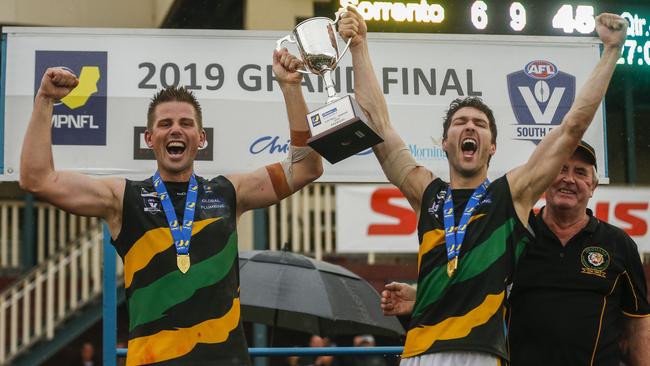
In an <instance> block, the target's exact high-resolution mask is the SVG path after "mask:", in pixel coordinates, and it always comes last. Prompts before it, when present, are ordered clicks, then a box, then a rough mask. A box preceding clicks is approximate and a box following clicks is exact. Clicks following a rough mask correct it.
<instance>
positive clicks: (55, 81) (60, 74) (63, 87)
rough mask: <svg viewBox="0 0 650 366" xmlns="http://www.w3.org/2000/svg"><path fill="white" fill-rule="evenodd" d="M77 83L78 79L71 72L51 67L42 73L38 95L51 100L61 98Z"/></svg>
mask: <svg viewBox="0 0 650 366" xmlns="http://www.w3.org/2000/svg"><path fill="white" fill-rule="evenodd" d="M77 85H79V79H78V78H77V77H76V76H75V75H74V74H73V73H71V72H70V71H67V70H64V69H62V68H58V67H51V68H49V69H47V70H46V71H45V74H43V78H42V79H41V87H40V88H39V89H38V95H39V96H42V97H45V98H48V99H51V100H61V99H62V98H64V97H65V96H66V95H68V94H70V92H71V91H72V90H73V89H74V88H76V87H77Z"/></svg>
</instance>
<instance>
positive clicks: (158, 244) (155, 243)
mask: <svg viewBox="0 0 650 366" xmlns="http://www.w3.org/2000/svg"><path fill="white" fill-rule="evenodd" d="M220 219H221V217H216V218H212V219H207V220H201V221H197V222H195V223H194V227H192V235H195V234H197V233H198V232H200V231H201V230H203V228H205V227H206V226H208V225H209V224H211V223H213V222H215V221H218V220H220ZM172 245H174V240H173V239H172V234H171V231H170V230H169V228H168V227H161V228H157V229H152V230H149V231H147V232H146V233H144V235H142V237H141V238H140V239H138V241H136V242H135V244H133V246H132V247H131V249H129V251H128V252H127V253H126V255H125V256H124V287H125V288H129V287H130V286H131V283H132V282H133V276H134V275H135V273H136V272H138V271H139V270H141V269H143V268H145V267H146V266H147V264H149V262H150V261H151V259H152V258H153V257H154V256H155V255H156V254H158V253H161V252H164V251H165V250H167V248H169V247H170V246H172Z"/></svg>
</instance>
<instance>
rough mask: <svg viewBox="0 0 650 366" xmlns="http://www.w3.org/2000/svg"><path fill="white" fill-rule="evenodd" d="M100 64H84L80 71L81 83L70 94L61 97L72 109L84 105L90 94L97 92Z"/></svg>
mask: <svg viewBox="0 0 650 366" xmlns="http://www.w3.org/2000/svg"><path fill="white" fill-rule="evenodd" d="M100 76H101V75H100V74H99V66H84V67H82V68H81V73H79V85H77V87H76V88H74V89H72V91H71V92H70V94H68V95H67V96H66V97H65V98H63V99H61V103H63V104H65V105H66V106H67V107H68V108H70V109H77V108H79V107H82V106H84V105H85V104H86V103H87V102H88V99H90V96H92V95H93V94H95V93H97V82H98V81H99V78H100Z"/></svg>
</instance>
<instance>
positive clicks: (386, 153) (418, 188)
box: [339, 6, 435, 213]
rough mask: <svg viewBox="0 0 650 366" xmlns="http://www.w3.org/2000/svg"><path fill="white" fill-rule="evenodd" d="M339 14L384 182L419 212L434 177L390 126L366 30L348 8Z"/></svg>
mask: <svg viewBox="0 0 650 366" xmlns="http://www.w3.org/2000/svg"><path fill="white" fill-rule="evenodd" d="M347 10H348V11H347V12H345V13H343V14H342V15H341V21H340V22H339V32H340V33H341V36H343V37H344V38H351V41H350V52H351V53H352V65H353V68H354V96H355V97H356V100H357V102H359V105H360V106H361V108H363V110H364V111H365V112H366V115H367V116H368V119H369V121H370V122H371V124H372V126H373V127H374V128H375V130H376V131H377V133H379V135H380V136H381V137H382V138H383V139H384V142H382V143H381V144H378V145H375V146H374V147H373V151H374V153H375V156H376V157H377V160H379V163H380V164H381V167H382V169H383V171H384V174H386V177H387V178H388V180H389V181H390V182H391V183H393V184H394V185H395V186H397V187H398V188H399V189H400V190H401V191H402V193H403V194H404V196H405V197H406V198H407V199H408V201H409V203H410V204H411V206H412V207H413V209H414V210H415V211H416V212H418V213H419V210H420V200H421V199H422V193H423V192H424V190H425V188H426V187H427V185H428V184H429V183H430V182H431V180H433V179H434V178H435V177H434V175H433V173H431V171H429V170H428V169H426V168H424V167H422V166H420V165H418V164H417V163H416V162H415V159H414V158H413V156H412V155H411V153H410V151H409V149H408V148H407V147H406V144H405V143H404V141H403V140H402V138H401V137H400V136H399V135H398V134H397V131H395V129H394V128H393V126H392V124H391V123H390V116H389V114H388V107H387V106H386V99H385V98H384V94H383V93H382V91H381V88H380V87H379V81H378V80H377V77H376V76H375V72H374V69H373V67H372V62H371V59H370V53H369V52H368V42H367V39H366V37H367V27H366V23H365V21H364V20H363V17H362V16H361V14H359V13H358V12H357V10H356V9H355V8H354V7H351V6H350V7H348V8H347Z"/></svg>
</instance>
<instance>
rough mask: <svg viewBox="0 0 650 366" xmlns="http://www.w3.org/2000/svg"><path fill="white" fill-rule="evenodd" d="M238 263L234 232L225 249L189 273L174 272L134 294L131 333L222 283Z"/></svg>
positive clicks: (132, 295) (131, 309)
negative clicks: (205, 288)
mask: <svg viewBox="0 0 650 366" xmlns="http://www.w3.org/2000/svg"><path fill="white" fill-rule="evenodd" d="M236 261H237V233H236V232H234V233H232V234H231V235H230V237H229V238H228V243H227V244H226V246H225V247H224V248H223V250H221V251H220V252H219V253H217V254H215V255H213V256H212V257H209V258H207V259H205V260H203V261H201V262H199V263H196V264H192V266H191V267H190V269H189V271H187V273H185V274H183V273H181V272H180V271H172V272H170V273H168V274H166V275H164V276H162V277H161V278H160V279H158V280H156V281H155V282H152V283H151V284H149V285H148V286H145V287H142V288H139V289H137V290H135V291H133V293H132V294H131V297H130V298H129V320H130V321H129V330H133V329H134V328H135V327H137V326H138V325H141V324H146V323H149V322H151V321H154V320H157V319H160V318H161V317H163V315H164V313H165V311H166V310H167V309H169V308H171V307H172V306H174V305H176V304H180V303H182V302H184V301H186V300H188V299H190V298H191V297H192V295H194V293H195V292H196V291H197V290H199V289H201V288H203V287H207V286H210V285H213V284H215V283H217V282H219V281H221V280H222V279H223V278H224V277H225V276H226V275H227V274H228V273H229V272H230V270H231V268H232V266H233V265H235V262H236ZM161 294H164V296H161Z"/></svg>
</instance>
